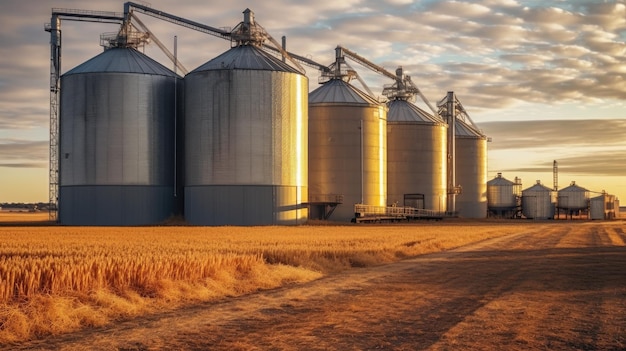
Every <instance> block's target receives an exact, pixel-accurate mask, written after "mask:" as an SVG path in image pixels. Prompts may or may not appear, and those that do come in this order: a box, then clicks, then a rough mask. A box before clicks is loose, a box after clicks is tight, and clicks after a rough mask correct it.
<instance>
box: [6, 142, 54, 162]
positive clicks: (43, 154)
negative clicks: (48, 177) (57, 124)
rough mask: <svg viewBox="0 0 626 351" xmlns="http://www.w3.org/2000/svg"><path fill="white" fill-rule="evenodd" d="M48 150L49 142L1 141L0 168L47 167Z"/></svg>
mask: <svg viewBox="0 0 626 351" xmlns="http://www.w3.org/2000/svg"><path fill="white" fill-rule="evenodd" d="M48 150H49V142H48V141H42V140H38V141H30V140H15V139H0V160H2V161H0V166H1V167H21V168H23V167H47V161H48V157H49V153H48ZM7 161H9V162H7Z"/></svg>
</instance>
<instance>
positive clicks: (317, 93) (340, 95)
mask: <svg viewBox="0 0 626 351" xmlns="http://www.w3.org/2000/svg"><path fill="white" fill-rule="evenodd" d="M324 103H340V104H358V105H379V103H378V101H376V99H374V98H373V97H371V96H369V95H367V94H366V93H364V92H362V91H361V90H359V89H357V88H356V87H354V86H353V85H351V84H349V83H346V82H344V81H343V80H341V79H331V80H329V81H328V82H326V83H324V85H322V86H321V87H319V88H317V89H315V90H314V91H312V92H311V93H310V94H309V104H324Z"/></svg>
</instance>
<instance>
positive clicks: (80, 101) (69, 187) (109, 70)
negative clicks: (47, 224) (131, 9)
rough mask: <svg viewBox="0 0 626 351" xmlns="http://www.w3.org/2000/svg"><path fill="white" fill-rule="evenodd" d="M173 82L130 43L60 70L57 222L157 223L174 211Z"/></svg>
mask: <svg viewBox="0 0 626 351" xmlns="http://www.w3.org/2000/svg"><path fill="white" fill-rule="evenodd" d="M180 83H182V81H179V78H178V76H177V75H176V74H175V73H174V72H172V71H171V70H169V69H167V68H165V67H164V66H162V65H161V64H159V63H157V62H156V61H154V60H152V59H150V58H149V57H147V56H146V55H144V54H142V53H140V52H138V51H137V50H135V49H132V48H111V49H108V50H106V51H104V52H103V53H102V54H100V55H98V56H96V57H94V58H92V59H91V60H89V61H87V62H85V63H83V64H81V65H79V66H77V67H76V68H74V69H72V70H70V71H68V72H67V73H65V74H64V75H63V76H62V77H61V86H62V90H61V108H60V137H59V139H60V149H59V168H60V169H59V183H60V187H59V221H60V222H61V223H62V224H68V225H140V224H156V223H160V222H162V221H164V220H165V219H167V218H168V217H170V216H171V215H172V214H173V213H174V211H175V202H176V199H175V195H174V193H175V186H174V182H175V176H174V173H175V166H174V158H175V155H174V153H175V147H174V139H175V138H174V133H175V131H174V125H175V124H174V119H175V116H176V112H175V111H176V106H175V101H176V98H175V94H176V93H177V87H179V88H180V87H181V86H180V85H178V84H180ZM179 90H180V91H182V89H179Z"/></svg>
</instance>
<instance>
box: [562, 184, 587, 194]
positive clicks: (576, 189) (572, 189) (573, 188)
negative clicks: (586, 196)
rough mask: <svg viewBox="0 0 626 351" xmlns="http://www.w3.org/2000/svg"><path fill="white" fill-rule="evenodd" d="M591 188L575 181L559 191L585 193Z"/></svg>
mask: <svg viewBox="0 0 626 351" xmlns="http://www.w3.org/2000/svg"><path fill="white" fill-rule="evenodd" d="M588 191H589V190H587V189H585V188H583V187H581V186H579V185H576V183H575V182H572V184H570V185H569V186H568V187H565V188H563V189H561V190H559V193H569V192H576V193H585V192H588Z"/></svg>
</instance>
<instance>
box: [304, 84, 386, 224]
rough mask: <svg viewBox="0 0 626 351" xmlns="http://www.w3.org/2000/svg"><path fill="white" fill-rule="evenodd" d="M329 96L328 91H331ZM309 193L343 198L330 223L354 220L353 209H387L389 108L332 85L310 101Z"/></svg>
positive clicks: (345, 86) (350, 89) (346, 86)
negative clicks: (387, 110) (364, 205)
mask: <svg viewBox="0 0 626 351" xmlns="http://www.w3.org/2000/svg"><path fill="white" fill-rule="evenodd" d="M327 90H328V91H327ZM309 98H310V100H309V193H310V196H311V198H314V197H315V198H324V197H327V196H330V195H343V203H342V204H340V205H338V206H337V208H336V210H335V212H333V214H332V216H331V217H330V219H331V220H338V221H349V220H351V219H352V218H354V204H356V203H364V204H368V205H375V206H385V205H386V192H387V123H386V115H387V113H386V107H385V106H383V105H381V104H379V103H378V102H376V100H374V99H372V98H371V97H368V96H367V95H366V94H365V93H363V92H361V91H359V90H358V89H356V88H355V87H353V86H352V85H350V84H348V83H345V82H343V81H341V80H331V81H329V82H328V83H326V84H324V85H323V86H321V87H319V88H318V89H316V90H315V91H313V92H311V94H310V96H309Z"/></svg>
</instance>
